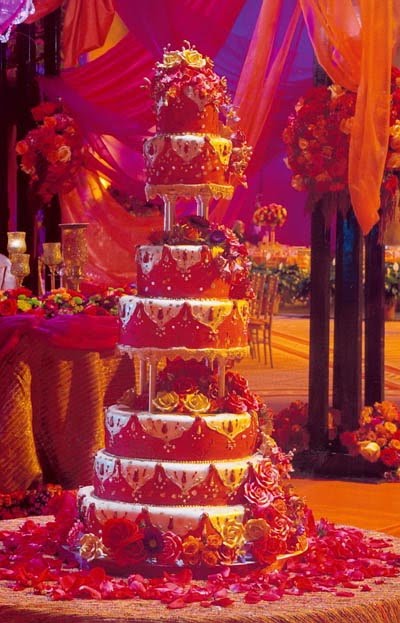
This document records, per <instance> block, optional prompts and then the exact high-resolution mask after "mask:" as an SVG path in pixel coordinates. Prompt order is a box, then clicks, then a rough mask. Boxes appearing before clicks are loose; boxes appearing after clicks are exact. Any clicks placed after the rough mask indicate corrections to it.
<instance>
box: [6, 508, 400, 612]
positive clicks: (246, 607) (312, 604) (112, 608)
mask: <svg viewBox="0 0 400 623" xmlns="http://www.w3.org/2000/svg"><path fill="white" fill-rule="evenodd" d="M20 523H21V520H18V519H14V520H11V521H3V522H0V529H1V530H4V529H7V530H13V529H16V528H17V527H18V526H19V525H20ZM368 534H369V535H370V536H379V537H382V536H383V535H382V534H380V533H376V532H368ZM394 545H395V549H396V551H398V552H399V551H400V539H395V540H394ZM367 583H368V585H370V586H371V588H372V590H371V591H370V592H361V591H360V589H352V592H353V593H355V596H354V597H339V596H336V595H334V594H332V593H322V592H319V593H307V594H304V595H285V596H284V597H283V599H282V600H281V601H278V602H259V603H257V604H246V603H243V601H242V597H241V596H237V597H236V598H235V603H234V604H233V605H231V606H229V607H227V608H221V607H215V606H214V607H211V608H203V607H201V606H200V605H199V604H198V603H197V604H196V603H194V604H190V605H189V606H187V607H186V608H185V609H183V610H168V609H167V606H166V605H162V604H160V603H158V602H155V601H140V600H132V599H127V600H115V601H90V600H79V599H76V600H74V601H62V602H57V601H50V600H49V599H47V598H46V597H44V596H41V595H34V594H33V591H31V590H25V591H22V592H13V591H12V590H10V589H9V588H7V583H6V582H4V581H3V582H0V623H3V622H4V623H27V622H29V623H69V622H71V623H78V622H79V623H83V622H84V623H122V622H124V623H126V622H128V621H130V622H132V623H133V622H134V623H163V622H167V621H168V622H169V623H177V622H178V621H179V623H210V622H215V623H344V622H346V623H399V621H400V578H385V582H384V583H383V584H380V585H376V584H375V583H374V580H373V579H371V580H369V581H368V582H367Z"/></svg>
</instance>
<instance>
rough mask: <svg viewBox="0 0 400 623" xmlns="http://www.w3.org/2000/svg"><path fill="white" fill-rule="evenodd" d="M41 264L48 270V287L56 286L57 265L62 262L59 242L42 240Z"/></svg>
mask: <svg viewBox="0 0 400 623" xmlns="http://www.w3.org/2000/svg"><path fill="white" fill-rule="evenodd" d="M42 261H43V264H45V265H46V266H47V267H48V269H49V272H50V289H51V290H54V288H55V287H56V272H57V267H58V266H60V264H62V261H63V256H62V253H61V242H44V243H43V255H42Z"/></svg>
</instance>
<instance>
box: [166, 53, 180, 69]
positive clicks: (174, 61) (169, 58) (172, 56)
mask: <svg viewBox="0 0 400 623" xmlns="http://www.w3.org/2000/svg"><path fill="white" fill-rule="evenodd" d="M180 62H181V55H180V53H179V52H177V51H173V52H164V55H163V62H162V64H163V65H164V67H173V66H174V65H178V64H179V63H180Z"/></svg>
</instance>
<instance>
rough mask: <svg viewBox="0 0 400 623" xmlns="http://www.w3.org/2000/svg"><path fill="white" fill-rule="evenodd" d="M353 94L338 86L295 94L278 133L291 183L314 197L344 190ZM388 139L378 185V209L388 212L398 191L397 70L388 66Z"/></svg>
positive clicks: (399, 115)
mask: <svg viewBox="0 0 400 623" xmlns="http://www.w3.org/2000/svg"><path fill="white" fill-rule="evenodd" d="M356 98H357V96H356V93H353V92H351V91H347V90H346V89H344V88H342V87H341V86H339V85H337V84H333V85H330V86H317V87H312V88H311V89H309V90H308V91H307V93H306V94H305V95H304V96H303V97H301V98H300V100H299V101H298V102H297V104H296V106H295V110H294V112H293V114H291V115H290V117H289V120H288V124H287V126H286V128H285V130H284V132H283V141H284V143H285V144H286V149H287V157H286V158H285V163H286V165H287V166H288V168H289V169H290V170H291V171H292V182H291V183H292V186H293V188H294V189H295V190H298V191H308V192H309V193H310V194H311V198H312V199H315V200H317V199H318V198H319V197H320V196H321V195H323V194H325V193H329V192H341V191H347V189H348V164H349V146H350V133H351V127H352V123H353V117H354V112H355V105H356ZM389 123H390V140H389V146H388V152H387V158H386V165H385V173H384V177H383V182H382V186H381V208H382V209H383V210H384V211H385V210H386V211H387V212H388V213H389V218H390V215H391V211H392V210H393V207H394V204H395V201H396V196H397V194H398V190H399V179H398V172H399V169H400V70H399V69H397V68H395V67H394V68H392V76H391V111H390V121H389Z"/></svg>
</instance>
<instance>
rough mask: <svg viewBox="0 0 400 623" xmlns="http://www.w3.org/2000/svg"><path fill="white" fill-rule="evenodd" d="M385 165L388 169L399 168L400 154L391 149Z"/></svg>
mask: <svg viewBox="0 0 400 623" xmlns="http://www.w3.org/2000/svg"><path fill="white" fill-rule="evenodd" d="M386 167H387V168H388V169H399V168H400V154H399V153H397V152H396V151H393V152H392V153H391V154H389V155H388V158H387V160H386Z"/></svg>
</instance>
